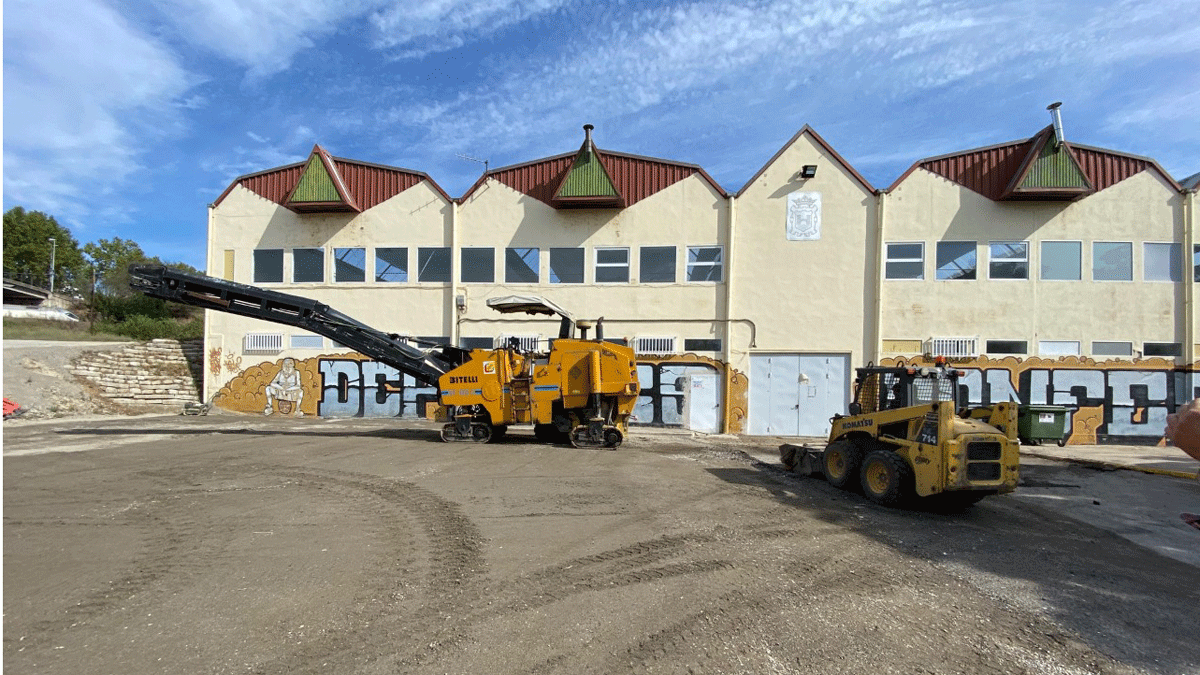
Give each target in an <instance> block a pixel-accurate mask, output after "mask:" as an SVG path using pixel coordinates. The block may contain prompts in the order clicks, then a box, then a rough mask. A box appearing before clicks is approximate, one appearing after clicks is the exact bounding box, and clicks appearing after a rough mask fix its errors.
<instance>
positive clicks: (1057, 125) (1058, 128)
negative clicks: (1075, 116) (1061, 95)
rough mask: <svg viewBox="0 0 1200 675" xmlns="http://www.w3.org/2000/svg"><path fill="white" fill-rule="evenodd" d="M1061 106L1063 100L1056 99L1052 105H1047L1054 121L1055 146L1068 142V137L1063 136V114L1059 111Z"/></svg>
mask: <svg viewBox="0 0 1200 675" xmlns="http://www.w3.org/2000/svg"><path fill="white" fill-rule="evenodd" d="M1061 106H1062V101H1055V102H1054V103H1051V104H1050V105H1048V106H1046V110H1049V111H1050V119H1051V121H1052V122H1053V123H1054V147H1055V148H1058V146H1060V145H1062V144H1063V143H1066V142H1067V139H1066V138H1064V137H1063V128H1062V114H1061V113H1059V112H1058V109H1059V107H1061Z"/></svg>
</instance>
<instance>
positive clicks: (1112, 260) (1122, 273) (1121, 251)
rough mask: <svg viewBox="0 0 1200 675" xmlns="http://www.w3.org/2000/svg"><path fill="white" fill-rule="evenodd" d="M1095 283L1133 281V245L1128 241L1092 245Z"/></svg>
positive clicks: (1101, 242) (1103, 242)
mask: <svg viewBox="0 0 1200 675" xmlns="http://www.w3.org/2000/svg"><path fill="white" fill-rule="evenodd" d="M1092 280H1093V281H1133V244H1132V243H1130V242H1128V241H1097V242H1093V243H1092Z"/></svg>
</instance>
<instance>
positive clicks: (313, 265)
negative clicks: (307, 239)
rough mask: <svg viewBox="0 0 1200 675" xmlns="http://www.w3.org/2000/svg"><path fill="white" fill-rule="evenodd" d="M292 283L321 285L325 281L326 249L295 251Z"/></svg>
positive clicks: (301, 249)
mask: <svg viewBox="0 0 1200 675" xmlns="http://www.w3.org/2000/svg"><path fill="white" fill-rule="evenodd" d="M292 281H293V282H295V283H298V284H319V283H321V282H323V281H325V249H323V248H297V249H293V250H292Z"/></svg>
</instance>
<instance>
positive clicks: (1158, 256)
mask: <svg viewBox="0 0 1200 675" xmlns="http://www.w3.org/2000/svg"><path fill="white" fill-rule="evenodd" d="M1142 246H1143V247H1144V249H1143V253H1144V255H1143V257H1142V278H1143V279H1145V280H1146V281H1183V269H1182V268H1181V264H1182V260H1181V258H1182V257H1183V247H1182V246H1181V245H1180V244H1157V243H1152V242H1146V243H1145V244H1143V245H1142Z"/></svg>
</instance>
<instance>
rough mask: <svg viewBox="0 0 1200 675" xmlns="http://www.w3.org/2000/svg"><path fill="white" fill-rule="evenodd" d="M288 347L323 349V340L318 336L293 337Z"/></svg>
mask: <svg viewBox="0 0 1200 675" xmlns="http://www.w3.org/2000/svg"><path fill="white" fill-rule="evenodd" d="M288 346H289V347H291V348H292V349H322V348H324V347H325V339H324V338H322V337H321V336H320V335H293V336H291V339H290V340H289V343H288Z"/></svg>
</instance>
